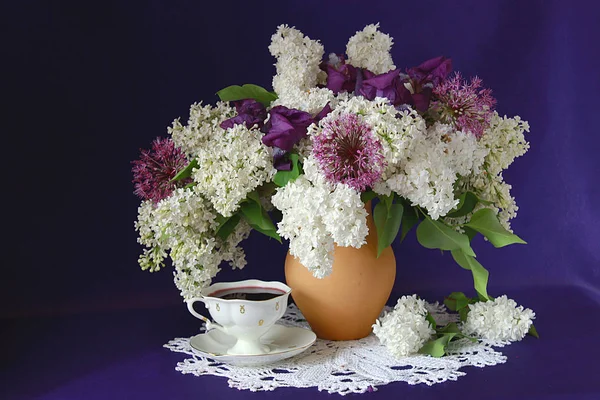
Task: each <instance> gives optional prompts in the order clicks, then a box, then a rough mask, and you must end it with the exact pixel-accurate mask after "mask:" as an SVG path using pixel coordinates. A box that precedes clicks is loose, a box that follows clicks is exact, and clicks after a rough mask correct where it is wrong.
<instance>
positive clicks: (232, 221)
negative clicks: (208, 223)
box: [217, 214, 241, 240]
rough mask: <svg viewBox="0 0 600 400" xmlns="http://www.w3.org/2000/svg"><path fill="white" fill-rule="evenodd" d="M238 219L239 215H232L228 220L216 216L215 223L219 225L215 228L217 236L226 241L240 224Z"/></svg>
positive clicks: (218, 215)
mask: <svg viewBox="0 0 600 400" xmlns="http://www.w3.org/2000/svg"><path fill="white" fill-rule="evenodd" d="M240 219H241V217H240V215H239V214H233V215H232V216H231V217H229V218H226V217H224V216H222V215H220V214H217V222H218V223H219V227H218V228H217V236H219V237H220V238H221V239H223V240H226V239H227V238H228V237H229V235H231V233H232V232H233V230H234V229H235V227H236V226H237V224H238V223H239V222H240Z"/></svg>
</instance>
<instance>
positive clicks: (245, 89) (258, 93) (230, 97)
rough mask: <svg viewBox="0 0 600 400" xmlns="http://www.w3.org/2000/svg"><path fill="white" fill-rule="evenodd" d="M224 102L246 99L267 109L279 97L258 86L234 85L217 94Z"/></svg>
mask: <svg viewBox="0 0 600 400" xmlns="http://www.w3.org/2000/svg"><path fill="white" fill-rule="evenodd" d="M217 95H218V96H219V98H220V99H221V100H222V101H236V100H244V99H254V100H256V101H258V102H259V103H262V104H263V105H264V106H265V107H267V106H268V105H269V104H271V102H272V101H273V100H275V99H277V95H276V94H275V93H273V92H269V91H267V90H266V89H265V88H262V87H260V86H257V85H252V84H245V85H243V86H239V85H232V86H228V87H226V88H225V89H221V90H219V91H218V92H217Z"/></svg>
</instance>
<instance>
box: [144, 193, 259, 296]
mask: <svg viewBox="0 0 600 400" xmlns="http://www.w3.org/2000/svg"><path fill="white" fill-rule="evenodd" d="M215 218H216V213H215V212H214V210H212V209H211V206H210V203H208V202H207V201H206V200H205V199H203V198H202V197H201V196H200V195H199V194H198V193H197V192H196V191H194V190H187V189H177V190H176V191H175V192H174V193H173V194H172V195H171V196H170V197H168V198H166V199H164V200H161V201H160V202H158V203H157V204H154V203H152V202H151V201H145V202H143V203H142V204H141V205H140V209H139V214H138V220H137V221H136V223H135V228H136V230H137V231H138V232H139V238H138V242H139V243H140V244H142V245H144V246H145V247H146V249H145V251H144V253H143V254H142V255H141V256H140V265H141V266H142V269H149V270H150V271H156V270H158V269H160V267H161V266H163V264H164V261H163V260H164V258H165V257H166V256H167V252H169V255H170V258H171V260H172V262H173V266H174V267H175V283H176V285H177V287H178V288H179V289H180V290H181V294H182V296H184V297H185V298H189V297H193V296H195V295H197V294H198V291H199V290H200V289H202V288H203V287H205V286H206V285H208V284H210V281H211V279H212V278H213V277H214V276H215V275H216V274H217V272H218V271H219V265H220V264H221V263H222V262H223V261H228V262H230V264H231V265H232V267H234V268H236V267H237V268H242V267H244V266H245V264H246V260H245V255H244V252H243V250H242V249H241V248H239V247H237V246H238V244H239V242H241V241H242V240H243V239H245V238H246V237H247V236H248V234H249V233H250V226H249V225H248V224H247V223H245V222H244V221H242V222H240V223H239V224H238V225H237V226H236V228H235V230H234V232H233V233H232V234H231V235H230V236H229V237H228V238H227V240H225V241H223V240H221V239H220V238H219V237H218V236H217V235H216V228H217V226H218V224H217V222H216V220H215Z"/></svg>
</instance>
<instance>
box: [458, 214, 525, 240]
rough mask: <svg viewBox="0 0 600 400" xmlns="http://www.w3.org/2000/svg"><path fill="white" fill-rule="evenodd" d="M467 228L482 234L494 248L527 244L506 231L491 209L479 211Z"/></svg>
mask: <svg viewBox="0 0 600 400" xmlns="http://www.w3.org/2000/svg"><path fill="white" fill-rule="evenodd" d="M465 226H468V227H469V228H472V229H474V230H476V231H477V232H479V233H481V234H482V235H483V236H485V237H486V238H487V239H488V240H489V241H490V243H492V244H493V245H494V247H504V246H507V245H509V244H513V243H521V244H526V242H525V241H524V240H523V239H521V238H520V237H518V236H517V235H515V234H513V233H510V232H509V231H507V230H506V229H504V227H503V226H502V225H501V224H500V221H498V217H497V216H496V213H495V212H494V211H493V210H491V209H489V208H482V209H481V210H479V211H477V212H476V213H475V214H473V216H472V217H471V221H469V223H468V224H466V225H465Z"/></svg>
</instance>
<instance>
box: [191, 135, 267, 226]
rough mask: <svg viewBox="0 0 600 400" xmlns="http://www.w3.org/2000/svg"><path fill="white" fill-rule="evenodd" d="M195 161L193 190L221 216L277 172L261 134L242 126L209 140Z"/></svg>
mask: <svg viewBox="0 0 600 400" xmlns="http://www.w3.org/2000/svg"><path fill="white" fill-rule="evenodd" d="M196 159H197V161H198V168H196V169H194V171H193V174H192V176H193V179H194V182H195V183H196V190H198V191H199V192H200V193H201V194H202V195H203V196H205V197H206V198H207V199H209V200H210V201H211V203H212V204H213V207H214V208H215V210H217V211H218V212H219V213H220V214H221V215H223V216H224V217H229V216H231V215H232V214H233V213H234V212H235V211H236V210H237V209H238V208H239V204H240V202H241V201H242V200H244V199H245V198H246V196H247V195H248V193H250V192H251V191H253V190H254V189H256V188H257V187H259V186H260V185H262V184H263V183H265V182H269V181H271V178H272V177H273V175H274V174H275V172H277V171H276V170H275V168H274V167H273V156H272V150H271V149H270V148H269V147H267V146H265V145H264V144H263V142H262V133H261V132H260V131H259V130H256V129H248V128H246V126H245V125H243V124H238V125H234V126H233V127H232V128H229V129H226V130H223V132H220V134H216V135H214V136H213V137H211V138H210V139H209V141H208V143H207V144H206V145H205V146H203V147H201V148H200V149H198V153H197V158H196Z"/></svg>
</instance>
